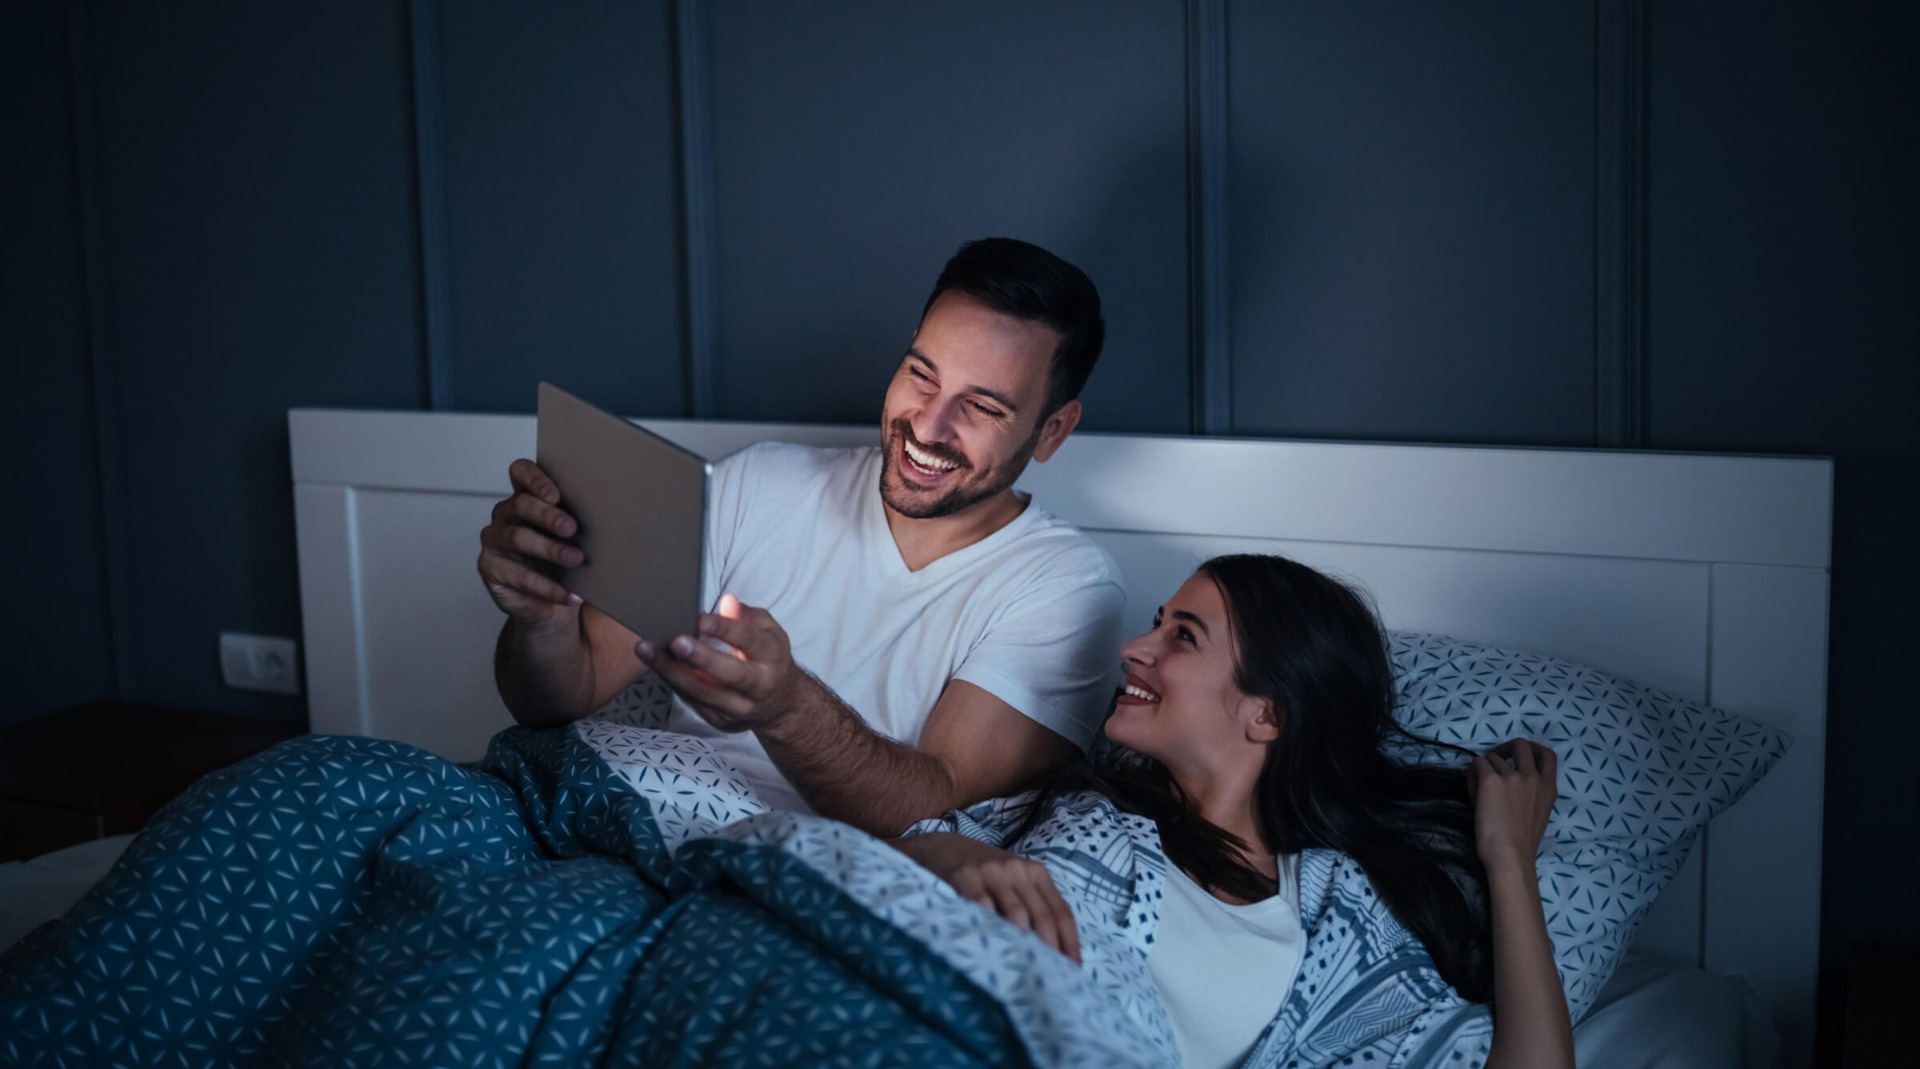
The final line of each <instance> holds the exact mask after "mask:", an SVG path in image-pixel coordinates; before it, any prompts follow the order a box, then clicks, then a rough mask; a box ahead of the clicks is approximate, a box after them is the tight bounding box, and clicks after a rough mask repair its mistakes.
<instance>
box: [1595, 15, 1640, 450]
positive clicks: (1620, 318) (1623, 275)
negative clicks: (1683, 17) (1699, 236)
mask: <svg viewBox="0 0 1920 1069" xmlns="http://www.w3.org/2000/svg"><path fill="white" fill-rule="evenodd" d="M1594 10H1595V27H1594V29H1595V34H1594V42H1595V55H1594V59H1595V63H1594V74H1595V82H1596V84H1595V93H1594V103H1595V108H1594V166H1595V175H1594V335H1593V337H1594V361H1593V363H1594V444H1596V445H1599V446H1606V447H1614V448H1628V449H1634V448H1644V447H1645V446H1646V444H1647V83H1648V75H1649V71H1648V62H1647V32H1648V31H1647V4H1646V0H1599V3H1597V4H1596V5H1595V9H1594Z"/></svg>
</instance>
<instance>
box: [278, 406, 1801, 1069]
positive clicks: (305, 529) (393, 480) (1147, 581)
mask: <svg viewBox="0 0 1920 1069" xmlns="http://www.w3.org/2000/svg"><path fill="white" fill-rule="evenodd" d="M643 422H645V423H646V425H647V426H649V427H651V428H652V429H654V430H655V431H657V432H659V433H661V434H663V435H666V436H668V437H670V438H674V439H676V440H678V441H680V442H682V443H683V444H685V445H687V446H688V447H689V448H692V449H694V450H695V451H698V452H702V453H705V454H707V455H709V456H718V455H723V454H725V453H727V452H730V451H732V450H733V449H736V448H739V447H741V446H743V445H746V444H749V443H751V442H754V441H759V440H767V439H778V440H787V441H801V442H807V443H813V444H857V443H865V442H868V441H870V440H872V439H873V437H874V433H875V432H874V431H873V430H872V429H870V428H866V427H828V426H817V425H776V424H749V423H718V422H689V421H665V420H663V421H652V420H650V421H643ZM290 433H291V439H292V457H293V492H294V499H295V508H296V517H297V527H298V541H299V564H300V583H301V591H302V612H303V625H304V638H305V644H306V654H305V656H306V678H307V683H308V694H309V702H310V710H311V720H312V728H313V730H314V731H315V732H316V733H328V734H342V735H358V736H372V737H377V738H383V739H393V740H399V741H402V742H406V743H411V744H413V745H416V746H419V747H421V748H423V749H425V750H428V751H431V752H433V753H437V754H440V755H442V756H445V757H447V758H449V759H451V760H454V761H472V760H475V759H476V758H478V757H479V756H480V755H481V753H482V752H483V751H484V750H485V748H486V745H487V741H488V739H489V737H491V736H492V735H493V734H494V733H495V732H496V731H498V730H499V729H501V728H504V727H507V726H508V725H509V724H510V723H511V718H510V717H509V716H508V714H507V713H506V711H505V709H504V708H503V707H502V706H501V704H500V702H499V699H498V696H497V695H496V694H495V692H494V690H493V686H492V680H491V670H490V655H491V650H492V640H493V636H494V633H495V632H496V630H497V627H498V615H497V613H496V612H495V611H494V610H493V609H492V607H491V605H490V603H488V601H487V600H486V595H485V594H484V592H483V591H482V590H481V588H480V586H479V583H478V582H477V580H476V579H475V577H474V573H473V564H472V561H473V557H474V555H475V552H476V550H475V548H474V547H475V533H476V532H477V531H478V529H479V527H480V526H482V525H483V524H484V523H485V522H486V516H487V513H488V511H489V509H490V508H491V505H492V503H493V502H494V501H495V500H497V498H498V497H499V496H500V494H501V492H502V484H503V482H504V472H505V469H506V466H507V464H508V463H509V462H510V461H511V460H512V459H513V458H515V457H518V456H530V455H532V453H533V439H534V424H533V420H532V419H531V417H521V416H488V415H465V414H428V413H418V412H373V411H349V410H323V409H296V410H294V411H293V412H292V413H291V415H290ZM1022 486H1023V488H1024V489H1026V490H1028V491H1030V492H1031V493H1033V494H1034V495H1035V498H1036V499H1037V500H1038V501H1039V502H1041V503H1042V504H1043V506H1044V507H1046V508H1047V509H1049V510H1050V511H1052V512H1054V513H1056V514H1058V515H1060V516H1063V517H1065V518H1066V519H1068V520H1070V521H1072V522H1074V523H1076V524H1078V525H1079V526H1080V527H1082V528H1083V529H1084V530H1086V531H1088V532H1089V533H1090V534H1092V535H1093V537H1094V538H1096V539H1097V540H1098V541H1100V542H1101V543H1102V544H1103V545H1104V546H1105V547H1106V548H1107V549H1108V550H1109V551H1110V552H1111V553H1112V554H1113V555H1114V557H1115V559H1116V560H1117V561H1118V562H1119V563H1120V565H1121V567H1122V569H1123V571H1124V573H1125V575H1126V579H1127V587H1128V591H1129V606H1128V612H1129V614H1130V616H1131V617H1132V618H1135V619H1139V620H1142V621H1144V620H1145V619H1146V618H1147V617H1148V616H1149V615H1150V613H1151V608H1152V605H1153V604H1154V602H1155V601H1156V600H1157V599H1158V598H1159V597H1161V596H1163V595H1164V593H1165V592H1166V591H1169V590H1172V589H1173V588H1174V587H1175V586H1176V585H1177V584H1178V583H1179V581H1180V580H1181V579H1183V578H1184V577H1185V576H1186V575H1187V574H1188V573H1189V572H1190V571H1191V569H1192V567H1193V565H1194V564H1195V563H1196V562H1197V561H1198V560H1200V559H1202V558H1204V557H1206V556H1209V555H1212V554H1215V553H1219V552H1225V551H1267V552H1280V553H1285V554H1287V555H1289V556H1293V557H1295V558H1297V559H1300V560H1302V561H1305V562H1306V563H1309V564H1312V565H1314V566H1316V567H1320V568H1322V569H1325V570H1328V571H1331V572H1335V573H1338V574H1342V575H1345V576H1348V577H1351V578H1353V579H1355V580H1357V581H1359V582H1360V583H1362V584H1363V585H1365V586H1366V587H1367V588H1368V589H1369V590H1370V591H1371V593H1372V594H1373V595H1374V597H1375V598H1376V600H1377V602H1378V605H1379V608H1380V610H1381V614H1382V617H1383V619H1384V620H1385V622H1386V623H1387V625H1388V626H1389V627H1390V628H1394V629H1397V630H1402V631H1407V632H1413V633H1430V634H1438V635H1446V636H1455V637H1457V638H1459V639H1462V640H1466V641H1469V642H1475V643H1485V644H1488V645H1490V646H1496V647H1501V648H1505V649H1511V650H1519V651H1529V652H1531V653H1535V654H1541V655H1549V656H1552V657H1558V658H1564V659H1566V660H1568V661H1572V662H1577V663H1579V664H1583V665H1593V666H1598V667H1600V668H1602V669H1604V670H1606V671H1608V672H1611V673H1617V674H1619V675H1620V676H1622V677H1627V678H1630V679H1632V680H1639V681H1644V682H1645V683H1647V684H1650V685H1652V686H1653V687H1657V688H1659V689H1660V690H1662V691H1664V692H1667V693H1670V694H1672V695H1676V696H1678V697H1679V698H1680V699H1682V700H1685V701H1689V702H1696V703H1705V704H1710V705H1712V706H1715V707H1718V708H1720V709H1725V710H1728V711H1730V712H1733V713H1736V714H1740V715H1741V716H1743V717H1746V718H1750V719H1752V720H1754V721H1758V722H1761V723H1764V724H1767V725H1772V726H1774V727H1777V728H1779V729H1782V730H1783V731H1784V732H1786V733H1788V734H1790V735H1791V737H1792V746H1791V748H1790V749H1788V750H1787V751H1786V753H1785V756H1784V757H1781V758H1779V759H1778V761H1777V764H1774V765H1773V767H1772V768H1771V770H1770V771H1768V772H1767V773H1766V774H1765V776H1764V778H1762V779H1760V781H1759V782H1758V783H1757V785H1755V786H1753V787H1752V789H1751V790H1750V791H1747V792H1746V793H1745V795H1744V797H1742V798H1740V800H1739V802H1738V804H1737V805H1735V806H1733V807H1732V808H1731V809H1727V810H1726V811H1725V812H1724V813H1720V814H1719V815H1718V816H1716V817H1715V818H1714V819H1713V821H1712V823H1711V826H1710V827H1708V828H1707V829H1706V830H1705V831H1703V832H1701V833H1700V834H1699V836H1698V838H1697V840H1696V841H1694V842H1693V848H1692V849H1691V850H1690V851H1686V852H1685V856H1686V860H1685V863H1684V865H1682V866H1681V867H1680V868H1679V870H1678V872H1677V873H1675V874H1674V875H1673V877H1672V878H1671V881H1670V882H1669V883H1668V884H1667V886H1666V888H1665V890H1664V891H1662V892H1661V893H1660V894H1659V897H1658V900H1657V902H1655V904H1654V905H1653V908H1652V910H1651V912H1649V913H1648V914H1647V915H1646V916H1645V918H1644V920H1643V921H1641V922H1640V923H1639V925H1638V931H1637V935H1636V936H1635V938H1634V942H1633V954H1632V955H1631V956H1629V957H1628V959H1627V961H1626V963H1625V964H1624V965H1622V966H1621V968H1620V969H1619V971H1618V972H1617V974H1615V977H1614V980H1613V982H1612V983H1610V984H1609V985H1608V986H1607V988H1606V989H1605V991H1603V993H1602V994H1601V996H1600V998H1599V1000H1598V1001H1597V1002H1596V1003H1595V1004H1594V1006H1593V1008H1592V1009H1591V1010H1590V1011H1589V1012H1588V1013H1587V1015H1586V1018H1585V1019H1584V1020H1583V1022H1582V1025H1581V1028H1580V1029H1579V1030H1578V1031H1577V1033H1576V1035H1577V1039H1578V1042H1579V1043H1580V1050H1581V1054H1582V1059H1583V1063H1586V1064H1608V1065H1629V1064H1644V1065H1656V1064H1692V1065H1708V1064H1726V1065H1760V1064H1774V1063H1775V1062H1776V1061H1777V1062H1778V1063H1779V1064H1785V1065H1793V1066H1804V1065H1810V1064H1811V1062H1812V1031H1813V1020H1814V977H1815V971H1816V955H1817V948H1818V945H1817V932H1818V920H1819V871H1820V831H1821V826H1820V798H1821V796H1822V773H1823V768H1824V715H1825V692H1826V668H1825V657H1826V642H1827V637H1826V634H1827V625H1826V619H1827V616H1826V610H1827V590H1828V567H1829V558H1830V540H1831V530H1830V522H1831V521H1830V516H1831V490H1832V466H1831V463H1830V462H1828V461H1824V460H1815V459H1806V458H1759V457H1730V456H1700V455H1667V454H1648V453H1624V452H1598V451H1580V450H1542V449H1491V448H1466V447H1436V446H1400V445H1379V444H1329V443H1307V442H1283V441H1252V440H1225V439H1188V438H1173V437H1157V436H1138V435H1099V434H1082V435H1076V436H1074V438H1073V439H1071V440H1070V441H1069V442H1068V443H1067V445H1066V446H1065V447H1064V448H1063V449H1062V450H1061V452H1060V453H1059V454H1058V455H1057V456H1056V457H1055V458H1054V460H1053V461H1052V462H1051V463H1049V464H1046V465H1036V466H1034V467H1032V468H1031V469H1030V470H1029V472H1028V474H1027V475H1026V477H1025V478H1024V479H1023V483H1022ZM1683 1030H1684V1031H1685V1032H1686V1034H1684V1035H1683V1034H1682V1031H1683ZM1696 1041H1697V1042H1698V1043H1699V1044H1702V1045H1699V1046H1689V1045H1688V1044H1690V1043H1695V1042H1696ZM1663 1058H1664V1059H1666V1060H1665V1061H1662V1060H1661V1059H1663ZM1676 1058H1678V1059H1680V1060H1678V1061H1676V1060H1674V1059H1676Z"/></svg>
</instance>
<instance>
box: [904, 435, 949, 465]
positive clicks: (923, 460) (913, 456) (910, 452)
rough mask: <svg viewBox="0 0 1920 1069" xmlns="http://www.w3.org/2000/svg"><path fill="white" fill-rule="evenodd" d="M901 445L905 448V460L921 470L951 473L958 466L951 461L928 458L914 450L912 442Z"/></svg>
mask: <svg viewBox="0 0 1920 1069" xmlns="http://www.w3.org/2000/svg"><path fill="white" fill-rule="evenodd" d="M901 444H902V445H905V446H906V447H907V459H908V460H911V461H913V462H914V464H916V465H918V466H920V467H922V468H926V469H927V470H928V471H952V470H953V469H955V468H957V467H959V466H960V465H958V464H956V463H954V462H953V461H951V460H938V459H935V458H934V457H930V456H928V455H927V454H925V453H922V452H921V451H920V450H918V449H915V448H914V447H913V443H912V442H903V443H901Z"/></svg>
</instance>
